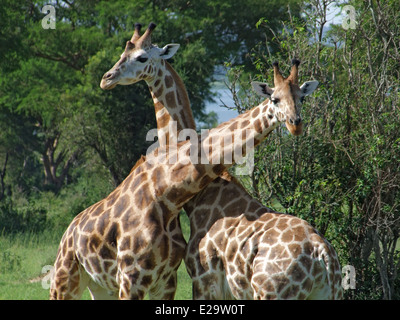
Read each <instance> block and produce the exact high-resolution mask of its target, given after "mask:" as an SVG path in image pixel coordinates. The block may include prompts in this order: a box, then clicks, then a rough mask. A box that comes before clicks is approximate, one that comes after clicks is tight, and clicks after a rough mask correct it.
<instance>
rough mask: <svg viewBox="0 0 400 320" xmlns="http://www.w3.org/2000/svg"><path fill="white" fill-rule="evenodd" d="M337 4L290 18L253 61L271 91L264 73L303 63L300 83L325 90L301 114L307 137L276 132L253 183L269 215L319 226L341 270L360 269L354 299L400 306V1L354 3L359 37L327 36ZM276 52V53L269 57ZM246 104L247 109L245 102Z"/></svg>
mask: <svg viewBox="0 0 400 320" xmlns="http://www.w3.org/2000/svg"><path fill="white" fill-rule="evenodd" d="M331 4H333V1H306V2H305V3H304V7H303V10H304V11H303V15H307V20H304V21H303V20H302V19H298V18H296V17H291V19H289V20H287V21H285V22H283V23H282V29H281V31H279V32H276V33H275V35H274V37H272V38H270V39H268V42H267V43H266V44H260V45H259V46H257V50H255V51H254V52H253V61H254V63H255V66H256V67H257V68H258V70H259V71H260V74H262V75H263V74H266V78H265V77H264V76H261V78H260V79H257V80H264V81H265V80H266V81H267V82H269V83H272V72H268V73H266V70H270V69H271V64H272V62H273V61H274V60H278V61H280V62H281V68H282V69H283V71H286V72H287V71H288V70H289V67H290V65H289V61H290V59H292V58H294V57H297V58H300V59H301V60H302V63H301V66H300V67H301V71H300V82H301V81H306V80H309V79H313V78H315V79H317V80H318V81H320V85H319V88H318V89H317V90H316V91H315V93H314V94H313V95H312V96H311V97H308V98H307V99H306V102H305V104H304V106H303V112H302V113H303V119H304V121H305V124H306V128H305V130H304V131H305V132H304V135H303V136H301V137H296V138H293V137H291V136H289V135H287V134H286V132H285V130H282V129H280V130H277V131H276V133H275V134H274V135H272V136H271V137H270V140H269V141H268V142H267V144H266V145H265V146H264V147H262V148H260V149H259V150H257V152H256V165H255V170H254V173H253V176H252V177H251V179H249V180H248V181H245V182H246V183H247V185H248V186H249V188H250V190H251V191H252V192H253V194H254V195H255V196H257V197H259V198H260V199H261V200H262V201H264V203H266V204H267V205H270V206H272V207H274V208H276V209H278V210H285V211H286V212H288V213H292V214H295V215H298V216H300V217H302V218H304V219H306V220H307V221H308V222H310V223H311V224H312V225H314V226H315V227H316V228H317V229H318V230H319V231H320V232H322V233H323V234H325V236H326V237H327V238H328V239H329V241H331V242H332V244H333V245H334V247H335V248H336V250H337V251H338V254H339V257H340V259H341V262H342V264H343V265H347V264H350V265H353V266H354V267H355V269H356V273H357V275H356V280H357V282H356V289H355V290H349V291H346V296H347V297H348V298H358V299H366V298H369V299H373V298H383V299H397V298H399V296H398V292H399V290H398V286H399V282H400V279H399V274H398V270H399V268H400V250H399V246H398V240H399V236H400V234H399V231H400V228H399V227H400V225H399V221H400V193H399V191H400V190H399V185H398V183H397V181H399V178H400V177H399V174H400V161H399V157H400V153H399V151H400V140H399V136H398V130H396V128H398V126H399V117H398V112H399V109H398V106H399V99H400V95H399V61H400V59H399V58H400V56H399V52H400V51H399V49H400V48H399V43H398V41H397V40H396V39H397V38H398V35H399V22H400V15H399V14H398V11H396V10H395V7H396V1H386V2H385V3H383V2H381V1H353V2H352V3H351V4H352V5H353V6H354V8H355V10H356V20H357V24H356V28H355V29H351V28H348V29H344V28H343V27H342V26H341V25H337V26H330V27H329V28H328V26H327V24H326V21H327V20H328V19H327V8H328V6H329V5H331ZM260 27H262V28H268V26H267V25H265V24H263V23H262V22H261V23H260ZM327 29H329V30H327ZM271 42H274V43H275V46H276V48H277V50H276V51H271V50H269V48H270V47H272V45H270V43H271ZM262 51H263V52H264V54H262V55H260V52H262ZM234 73H235V72H234ZM236 78H238V76H236ZM242 78H243V77H242ZM247 82H248V80H247ZM243 88H246V86H245V85H244V86H243ZM244 91H245V90H244ZM248 95H249V94H248ZM242 97H243V98H242V101H243V102H244V103H243V105H241V106H240V108H242V109H246V108H247V104H248V99H247V98H246V93H245V92H244V93H242ZM240 108H239V109H240Z"/></svg>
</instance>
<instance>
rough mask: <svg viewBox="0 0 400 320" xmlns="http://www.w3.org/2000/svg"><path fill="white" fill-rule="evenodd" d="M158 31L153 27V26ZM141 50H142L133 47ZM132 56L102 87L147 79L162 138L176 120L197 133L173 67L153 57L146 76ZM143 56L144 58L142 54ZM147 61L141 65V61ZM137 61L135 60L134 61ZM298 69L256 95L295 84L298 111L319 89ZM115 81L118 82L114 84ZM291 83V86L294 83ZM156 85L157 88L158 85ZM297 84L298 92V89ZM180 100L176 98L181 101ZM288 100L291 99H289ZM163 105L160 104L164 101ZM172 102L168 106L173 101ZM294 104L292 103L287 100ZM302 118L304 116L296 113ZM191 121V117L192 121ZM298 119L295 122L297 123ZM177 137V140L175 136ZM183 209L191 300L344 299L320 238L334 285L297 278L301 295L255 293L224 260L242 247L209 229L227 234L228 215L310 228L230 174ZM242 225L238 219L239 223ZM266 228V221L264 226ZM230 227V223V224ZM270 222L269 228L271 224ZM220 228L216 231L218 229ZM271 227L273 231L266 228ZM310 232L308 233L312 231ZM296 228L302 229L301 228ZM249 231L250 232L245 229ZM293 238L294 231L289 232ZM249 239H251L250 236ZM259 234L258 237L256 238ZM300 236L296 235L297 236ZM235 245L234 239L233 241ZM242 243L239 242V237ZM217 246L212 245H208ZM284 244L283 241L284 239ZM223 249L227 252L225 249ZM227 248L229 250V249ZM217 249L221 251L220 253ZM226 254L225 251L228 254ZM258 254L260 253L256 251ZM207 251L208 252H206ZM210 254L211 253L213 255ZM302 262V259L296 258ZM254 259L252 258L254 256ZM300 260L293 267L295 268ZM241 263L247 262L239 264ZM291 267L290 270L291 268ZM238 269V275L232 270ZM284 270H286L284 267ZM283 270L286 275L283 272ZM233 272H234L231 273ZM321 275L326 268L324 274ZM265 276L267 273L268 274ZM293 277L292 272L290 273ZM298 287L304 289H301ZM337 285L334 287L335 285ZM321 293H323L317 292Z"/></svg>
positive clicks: (295, 128) (335, 266) (296, 128)
mask: <svg viewBox="0 0 400 320" xmlns="http://www.w3.org/2000/svg"><path fill="white" fill-rule="evenodd" d="M138 26H139V25H137V27H138ZM153 27H154V26H153ZM139 29H140V28H136V30H135V34H136V35H137V37H138V32H139ZM135 47H137V48H138V47H139V46H135ZM150 47H151V46H150V43H149V42H148V48H150ZM128 55H132V56H134V55H136V56H139V55H138V54H136V53H134V51H128V50H125V52H124V54H123V55H122V57H121V60H120V61H119V62H117V64H116V65H115V66H114V68H112V69H111V70H110V71H109V72H107V73H106V74H105V76H104V78H103V80H102V87H103V88H104V89H107V88H113V87H114V86H115V85H116V84H118V83H122V84H130V83H134V82H137V81H139V80H141V79H146V82H147V83H148V84H149V88H150V91H151V93H152V97H153V100H154V104H155V110H156V115H158V114H161V115H162V121H160V119H161V117H159V116H157V123H158V132H159V136H162V137H167V139H165V140H161V141H166V140H169V139H171V137H169V135H170V134H171V135H174V133H175V131H169V130H168V128H170V127H171V122H172V121H176V122H177V129H178V131H180V130H182V129H185V128H191V129H194V120H193V116H192V112H191V109H190V105H189V101H188V99H187V93H186V90H185V87H184V85H183V83H182V81H181V80H180V78H179V76H178V75H177V74H176V73H175V72H174V71H173V69H172V68H171V66H170V65H169V64H168V63H167V62H164V60H163V59H162V58H161V59H160V58H158V55H155V58H154V55H153V58H152V60H150V61H147V63H151V69H150V70H151V71H152V72H150V73H149V72H146V70H147V69H146V68H147V67H144V66H141V70H144V71H142V72H139V71H136V69H137V66H135V62H134V59H130V60H129V61H126V59H124V58H125V57H126V56H128ZM140 55H143V53H142V52H141V53H140ZM139 62H141V63H143V61H139ZM136 63H137V62H136ZM124 64H125V69H126V70H129V71H128V72H127V74H120V73H119V74H118V77H119V78H116V76H114V73H115V68H120V67H121V66H122V65H124ZM297 66H298V63H297V62H296V64H295V66H294V68H293V70H292V75H291V79H289V78H288V79H287V81H286V83H285V81H284V79H283V77H282V76H281V74H280V72H279V70H278V66H277V65H276V66H275V67H274V70H275V78H276V81H275V82H276V83H275V84H276V86H275V90H273V89H270V88H269V87H268V86H266V85H265V84H262V83H254V84H253V86H254V87H255V88H256V89H257V91H259V92H261V93H262V94H263V95H264V96H265V95H267V96H266V97H267V98H271V97H270V95H271V93H272V92H273V91H275V92H276V94H275V95H274V96H279V95H278V93H279V92H280V95H281V96H282V98H280V99H281V100H284V99H285V96H287V95H289V96H290V94H291V92H290V91H288V90H287V89H291V86H292V85H293V86H295V89H300V92H299V91H298V90H295V93H297V96H293V101H296V102H297V103H296V108H299V107H300V103H299V100H301V101H300V102H302V100H303V98H304V97H305V96H306V95H309V94H311V93H312V91H314V89H315V88H316V85H317V84H318V83H317V82H315V81H314V82H313V81H311V82H306V83H305V84H303V85H302V86H301V87H300V88H298V85H297V82H298V80H297ZM109 78H112V79H113V81H109V82H107V79H109ZM114 79H115V80H114ZM292 82H293V83H292ZM155 83H156V84H157V86H154V84H155ZM296 86H297V88H296ZM171 90H175V97H178V96H184V97H185V100H184V103H177V101H174V100H173V99H172V100H171V99H165V93H167V92H169V93H170V94H171V95H172V93H171V92H172V91H171ZM180 100H182V99H178V101H180ZM289 100H290V98H289ZM160 101H161V103H160ZM171 101H172V102H173V103H170V102H171ZM274 103H275V104H280V103H281V102H278V101H277V100H276V98H275V99H274ZM289 103H290V101H289ZM298 114H300V112H298ZM188 119H192V120H191V121H188ZM293 119H294V120H293ZM183 123H191V125H188V126H183V125H182V124H183ZM286 125H287V126H288V128H289V130H290V131H291V132H292V133H293V134H299V133H301V119H300V118H298V117H293V118H292V123H290V119H289V121H288V122H287V123H286ZM173 139H176V136H174V137H173ZM184 209H185V211H186V212H187V214H188V216H189V218H190V223H191V235H190V240H189V243H188V246H187V249H186V253H185V262H186V266H187V269H188V272H189V274H190V275H191V277H192V279H193V298H195V299H201V298H207V299H222V298H228V297H229V298H231V297H235V298H246V299H249V298H274V297H275V298H312V297H314V298H339V297H340V292H341V290H340V269H339V263H338V260H337V257H336V254H335V252H334V250H333V248H332V247H331V246H330V245H329V244H328V243H327V242H326V241H325V240H324V239H323V238H321V239H320V241H321V243H322V242H324V243H325V244H324V245H326V250H327V252H329V254H328V257H327V259H330V261H331V264H330V265H329V270H328V271H327V272H328V274H329V277H331V278H332V279H331V280H332V281H330V280H329V279H328V278H327V277H325V278H323V279H319V280H318V281H314V283H313V286H312V287H310V286H309V285H308V284H309V282H310V281H313V280H315V277H314V278H312V277H311V278H310V277H307V276H305V275H304V279H302V281H300V279H299V277H297V278H296V279H297V281H296V284H295V287H296V286H297V287H300V288H301V287H303V285H302V284H301V283H304V287H305V289H304V290H298V292H297V294H296V292H295V290H292V291H290V290H288V289H289V288H290V284H289V283H288V285H287V286H284V287H279V288H278V287H274V288H273V289H272V291H270V292H269V293H268V294H265V293H262V290H263V289H262V288H257V290H255V289H253V287H252V285H251V279H250V278H249V276H250V275H249V274H247V275H244V274H243V270H242V269H238V270H236V269H237V268H236V267H235V261H236V260H235V261H230V260H226V259H225V260H224V259H223V257H224V256H225V254H224V252H226V251H227V250H230V255H231V256H232V255H233V254H235V255H242V254H243V252H240V250H239V248H241V247H240V246H236V245H234V244H233V242H231V243H230V246H228V245H227V244H226V243H224V244H222V243H221V245H220V246H219V247H218V246H216V247H215V241H214V239H213V237H215V236H216V235H212V233H211V232H209V231H210V230H211V231H213V232H215V230H219V231H220V232H227V230H225V229H224V228H222V227H223V226H224V225H225V224H224V223H225V222H223V221H227V219H228V217H230V218H233V217H241V216H243V215H244V216H245V217H247V218H248V219H251V220H254V219H257V218H259V221H258V224H259V225H260V224H261V221H265V220H268V221H269V222H270V223H273V221H276V220H277V219H288V220H289V221H292V222H293V223H298V222H302V223H301V224H300V226H301V227H303V229H307V228H308V229H309V228H310V226H308V225H307V223H305V222H304V221H302V220H300V219H297V218H294V217H291V216H287V215H283V214H278V213H274V212H272V211H271V210H270V209H268V208H266V207H264V206H263V205H262V204H261V203H260V202H258V201H257V200H255V199H252V197H251V196H250V195H249V194H248V193H247V192H246V190H244V188H243V187H242V186H241V185H240V184H239V183H238V182H237V181H236V180H235V179H234V178H233V177H231V176H230V175H229V174H227V173H226V172H225V173H224V174H223V175H222V176H221V177H219V178H217V179H216V180H214V181H213V182H212V183H210V184H209V185H208V186H207V187H206V188H205V189H204V190H203V191H201V193H199V194H198V195H196V196H195V197H194V198H193V199H191V200H190V201H189V202H188V203H187V204H185V205H184ZM236 222H238V221H236ZM263 223H264V224H265V222H263ZM227 225H228V224H227ZM269 225H270V224H268V226H269ZM215 226H217V227H215ZM252 227H254V226H253V225H249V226H248V229H247V230H250V231H249V232H250V233H253V231H251V228H252ZM268 228H269V229H268ZM268 228H267V229H266V228H264V229H262V231H261V232H264V235H268V233H272V232H278V233H279V234H283V233H285V234H288V235H289V234H290V232H289V233H288V230H285V229H283V228H281V229H279V228H275V230H272V228H271V227H268ZM308 229H307V230H308ZM296 230H299V228H297V229H296ZM244 231H246V230H244ZM291 233H292V235H293V231H291ZM247 236H248V235H247ZM258 236H259V233H258V235H257V237H258ZM242 237H246V233H245V232H243V234H242ZM296 238H298V236H296ZM230 240H231V241H232V239H230ZM307 240H309V239H308V238H307V237H306V236H304V235H303V243H302V248H301V249H302V250H303V255H307V254H308V253H307V252H306V249H307V245H308V244H309V243H307ZM238 241H240V239H238ZM210 243H211V244H213V245H210ZM281 243H284V242H283V241H281ZM258 245H263V243H259V244H258ZM224 246H225V249H224V248H223V247H224ZM228 247H229V248H228ZM207 248H212V249H211V250H215V253H217V251H218V255H215V254H214V255H213V254H210V253H207ZM217 248H218V250H216V249H217ZM224 250H225V251H224ZM255 250H256V249H255ZM280 250H281V251H282V252H281V254H290V252H286V249H285V247H282V248H281V249H280ZM205 253H207V254H205ZM211 253H212V252H211ZM301 254H302V253H301V252H298V253H297V256H299V255H301ZM297 256H296V255H295V256H293V260H296V257H297ZM258 259H259V260H260V259H261V260H262V259H264V260H266V258H265V257H262V256H261V255H258ZM298 259H300V258H298ZM250 260H251V258H250ZM250 260H249V259H247V260H246V259H245V261H246V263H247V264H249V263H250V262H251V261H250ZM295 263H296V262H293V263H292V265H291V266H292V267H293V265H294V264H295ZM241 264H242V265H243V262H241ZM287 269H289V266H287ZM233 270H235V271H233ZM282 270H283V271H285V269H282ZM283 271H282V272H283ZM232 272H234V274H232ZM321 272H323V270H321ZM266 275H267V274H266ZM227 276H229V279H230V280H229V281H228V280H227ZM245 276H247V278H248V280H247V281H243V278H245ZM287 276H288V277H289V276H290V272H289V273H288V274H287ZM235 277H239V278H241V280H240V281H236V283H235V280H234V279H235ZM329 282H331V283H334V285H333V284H332V287H331V290H328V291H327V292H325V293H324V294H325V295H322V294H321V290H319V289H318V286H320V287H321V286H322V285H323V284H324V283H329ZM299 283H300V285H299ZM334 286H335V287H334ZM318 291H319V293H320V294H319V295H318V294H317V292H318Z"/></svg>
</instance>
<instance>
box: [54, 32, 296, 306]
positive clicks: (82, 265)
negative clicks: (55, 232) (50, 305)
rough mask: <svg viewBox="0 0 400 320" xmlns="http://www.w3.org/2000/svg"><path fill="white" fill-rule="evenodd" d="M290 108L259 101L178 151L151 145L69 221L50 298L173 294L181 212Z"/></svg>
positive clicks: (181, 145) (180, 248)
mask: <svg viewBox="0 0 400 320" xmlns="http://www.w3.org/2000/svg"><path fill="white" fill-rule="evenodd" d="M148 30H149V29H148ZM146 34H147V35H148V33H145V34H144V35H146ZM108 78H109V77H108ZM293 109H294V106H292V107H291V108H285V109H284V110H280V109H279V108H277V109H276V110H275V109H271V108H267V106H265V105H263V104H261V105H259V106H257V107H255V108H253V109H252V110H249V111H248V112H246V113H244V114H242V115H240V116H238V117H237V118H235V119H233V120H232V121H230V122H227V123H223V124H221V125H219V126H218V127H217V128H215V129H212V130H211V131H210V132H209V134H208V135H206V136H204V137H203V136H202V137H198V136H197V135H196V137H194V138H193V136H192V137H190V140H185V141H181V142H179V143H177V144H176V145H175V151H176V153H174V152H171V148H172V146H170V147H171V148H169V149H168V151H166V150H164V148H158V149H156V150H154V152H153V155H154V157H150V158H151V160H152V161H149V160H147V159H145V160H143V161H142V162H140V163H138V165H137V166H135V168H134V169H133V170H132V172H131V173H130V174H129V175H128V177H127V178H126V179H125V180H124V181H123V182H122V183H121V184H120V185H119V186H118V187H117V188H116V189H115V190H114V191H113V192H111V193H110V195H108V196H107V197H106V198H105V199H103V200H101V201H99V202H97V203H96V204H94V205H92V206H90V207H89V208H87V209H85V210H84V211H82V212H81V213H80V214H78V215H77V216H76V217H75V218H74V219H73V221H72V222H71V224H70V226H69V227H68V228H67V230H66V232H65V233H64V235H63V237H62V239H61V242H60V246H59V250H58V253H57V257H56V261H55V268H54V273H53V278H52V283H51V288H50V297H51V298H52V299H68V298H69V299H73V298H79V297H80V296H81V294H82V291H83V290H84V289H85V288H86V287H88V288H89V290H90V292H91V294H92V297H94V298H103V299H105V298H116V297H117V296H118V297H119V298H120V299H143V298H144V296H145V294H147V293H148V294H149V297H150V298H152V299H172V298H173V297H174V293H175V289H176V270H177V268H178V266H179V264H180V262H181V260H182V257H183V255H184V250H185V241H184V239H183V236H182V232H181V230H180V226H179V222H178V214H179V211H180V210H181V208H182V207H183V205H184V204H185V203H186V202H188V201H189V200H190V199H191V198H192V197H193V196H194V195H196V194H197V193H199V192H200V191H201V190H202V189H203V188H205V187H206V186H207V185H208V184H209V183H211V182H212V181H213V180H215V179H216V178H217V177H218V176H220V175H221V174H222V173H223V172H224V171H225V170H227V169H228V168H229V167H231V166H232V165H233V164H234V162H235V161H236V160H237V159H236V158H235V157H236V155H237V151H238V150H239V151H240V152H239V154H240V155H242V156H243V155H245V154H246V152H249V148H247V146H248V145H249V142H250V141H251V142H254V144H256V145H257V144H259V143H260V142H261V141H262V140H263V139H265V138H266V136H267V135H268V134H269V133H270V132H271V131H272V130H273V129H274V128H275V127H276V126H277V125H278V123H279V122H285V121H286V118H288V119H289V118H291V117H293V115H294V114H295V112H294V110H293ZM238 132H239V133H240V134H237V133H238ZM227 137H229V138H230V139H227ZM216 141H218V144H217V146H218V147H216V146H215V143H216ZM194 146H197V148H193V147H194ZM198 146H201V147H200V148H198ZM193 150H195V151H193ZM203 150H205V151H206V152H205V153H203ZM207 151H208V152H207ZM163 152H166V154H164V155H162V154H161V153H163ZM176 155H178V158H176ZM227 155H230V157H227ZM154 158H157V159H164V161H162V162H161V161H153V160H154ZM171 158H173V159H174V161H170V160H171ZM227 159H229V160H228V161H227ZM194 160H196V161H194ZM199 160H200V161H199Z"/></svg>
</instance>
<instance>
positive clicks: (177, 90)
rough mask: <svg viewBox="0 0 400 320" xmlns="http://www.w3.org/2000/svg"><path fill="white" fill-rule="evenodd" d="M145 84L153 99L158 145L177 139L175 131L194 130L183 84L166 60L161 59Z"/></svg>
mask: <svg viewBox="0 0 400 320" xmlns="http://www.w3.org/2000/svg"><path fill="white" fill-rule="evenodd" d="M147 84H148V86H149V89H150V93H151V96H152V98H153V101H154V108H155V113H156V120H157V132H158V140H159V143H160V145H163V144H164V142H165V143H166V144H169V143H170V142H172V141H177V140H178V137H177V133H179V131H181V130H183V129H193V130H196V124H195V121H194V118H193V114H192V109H191V108H190V101H189V97H188V94H187V91H186V88H185V85H184V84H183V81H182V79H181V78H180V77H179V75H178V74H177V73H176V71H175V70H174V69H173V68H172V67H171V65H170V64H169V63H168V62H166V61H165V60H161V63H160V67H159V69H158V73H157V77H156V78H154V79H152V80H149V81H148V82H147ZM174 126H176V129H175V130H174Z"/></svg>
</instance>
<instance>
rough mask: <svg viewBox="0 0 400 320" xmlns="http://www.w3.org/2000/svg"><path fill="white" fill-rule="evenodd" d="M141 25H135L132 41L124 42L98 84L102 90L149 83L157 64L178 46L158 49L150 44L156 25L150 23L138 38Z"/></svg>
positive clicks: (169, 56) (154, 73)
mask: <svg viewBox="0 0 400 320" xmlns="http://www.w3.org/2000/svg"><path fill="white" fill-rule="evenodd" d="M141 27H142V26H141V24H139V23H137V24H135V32H134V33H133V36H132V39H131V40H129V41H127V42H126V46H125V50H124V52H123V53H122V55H121V58H120V59H119V61H118V62H117V63H116V64H115V65H114V66H113V67H112V68H111V69H110V70H109V71H108V72H106V73H105V74H104V76H103V78H102V79H101V82H100V87H101V88H102V89H105V90H106V89H112V88H114V87H115V86H116V85H117V84H121V85H129V84H133V83H135V82H138V81H140V80H146V81H151V80H152V79H154V78H155V76H156V75H157V63H158V62H160V60H162V59H169V58H171V57H172V56H173V55H174V54H175V53H176V51H177V50H178V48H179V44H167V45H166V46H165V47H163V48H159V47H157V46H156V45H153V44H152V43H151V33H152V32H153V30H154V28H155V27H156V25H155V24H154V23H150V25H149V26H148V28H147V30H146V32H145V33H144V34H143V35H142V36H140V29H141Z"/></svg>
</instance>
